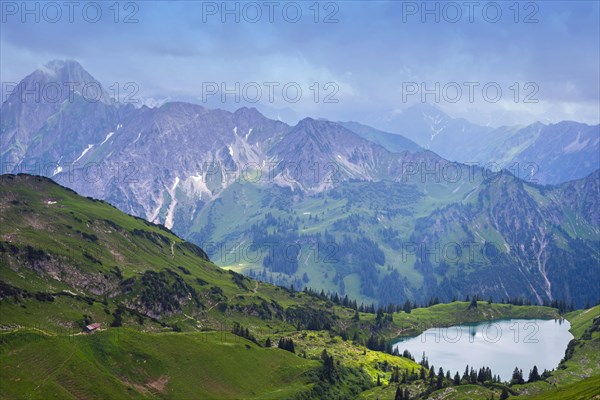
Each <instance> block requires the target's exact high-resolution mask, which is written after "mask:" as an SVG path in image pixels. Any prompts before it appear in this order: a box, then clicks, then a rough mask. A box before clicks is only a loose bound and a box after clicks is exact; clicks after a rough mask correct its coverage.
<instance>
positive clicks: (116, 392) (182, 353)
mask: <svg viewBox="0 0 600 400" xmlns="http://www.w3.org/2000/svg"><path fill="white" fill-rule="evenodd" d="M0 340H1V342H2V347H1V353H0V357H1V359H2V365H3V369H2V381H1V382H2V383H1V384H0V391H1V392H2V397H3V398H6V399H20V398H23V394H25V393H27V394H28V395H29V397H30V398H39V399H49V398H56V399H76V398H79V399H81V398H86V399H94V398H95V399H108V398H111V399H118V398H120V399H123V398H164V399H191V398H196V399H199V398H202V399H239V398H260V399H269V398H289V397H291V396H293V395H294V394H296V393H298V392H302V391H305V390H306V387H307V386H308V378H307V377H306V376H304V374H305V373H306V372H307V371H308V370H310V369H314V368H315V367H317V365H318V363H317V362H316V361H311V360H306V359H303V358H300V357H297V356H295V355H293V354H291V353H289V352H286V351H284V350H280V349H274V348H273V349H265V348H260V347H258V346H257V345H256V344H254V343H252V342H250V341H248V340H246V339H243V338H240V337H239V336H235V335H233V334H222V333H187V334H185V333H181V334H173V333H172V334H167V333H161V334H151V333H142V332H138V331H135V330H131V329H120V330H117V331H116V332H114V331H110V332H108V331H105V332H98V333H95V334H93V335H78V336H48V335H44V334H41V333H39V332H31V331H29V332H26V331H19V332H10V333H4V334H2V335H1V336H0ZM265 371H269V373H265Z"/></svg>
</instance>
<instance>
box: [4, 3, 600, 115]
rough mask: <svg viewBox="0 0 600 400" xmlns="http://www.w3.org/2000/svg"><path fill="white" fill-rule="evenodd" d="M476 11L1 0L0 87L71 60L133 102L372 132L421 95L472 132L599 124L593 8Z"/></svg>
mask: <svg viewBox="0 0 600 400" xmlns="http://www.w3.org/2000/svg"><path fill="white" fill-rule="evenodd" d="M51 3H52V4H51ZM474 3H475V4H474V5H473V6H472V8H470V7H469V6H468V5H467V4H468V2H463V1H458V2H450V3H448V2H433V1H432V2H427V3H424V2H421V1H419V2H402V1H396V2H385V1H371V2H366V1H344V2H327V1H323V2H318V3H315V2H313V1H310V2H286V1H284V2H279V1H273V2H251V3H247V2H229V3H227V4H226V7H227V8H228V9H230V10H234V11H233V13H230V14H224V10H223V4H224V3H222V2H221V1H219V2H199V1H181V2H160V1H144V2H126V1H124V2H119V3H117V4H118V9H119V13H118V15H116V14H115V9H114V8H110V7H112V5H113V4H114V2H113V1H109V2H98V3H94V4H91V5H90V2H86V1H81V2H79V6H78V7H76V8H74V9H73V14H72V20H70V16H69V9H68V6H67V5H66V3H65V2H63V1H56V2H41V3H39V6H37V7H38V8H37V9H36V8H35V7H36V6H35V2H30V3H27V4H28V7H29V9H31V10H34V11H33V14H27V15H24V14H23V12H24V10H23V9H22V8H21V7H22V5H21V4H22V3H21V2H20V1H19V2H10V1H8V2H7V1H2V9H1V11H2V19H1V25H0V27H1V35H0V52H1V54H0V55H1V59H0V67H1V71H2V72H1V75H2V76H1V77H0V79H1V80H2V82H18V81H19V80H20V79H22V78H23V77H24V76H26V75H27V74H29V73H30V72H31V71H33V70H34V69H36V68H38V67H40V66H42V65H43V64H45V63H46V62H48V61H50V60H52V59H57V58H58V59H65V58H69V59H75V60H77V61H79V62H80V63H81V64H82V65H83V66H84V67H85V68H86V69H87V70H88V71H89V72H90V73H91V74H92V75H93V76H95V77H96V78H97V79H98V80H100V81H101V82H102V83H103V84H105V86H111V85H112V84H114V83H117V84H118V86H120V87H123V86H124V85H125V83H127V82H131V81H133V82H135V83H136V85H137V86H138V87H139V93H137V94H136V96H135V97H141V98H143V99H156V100H163V99H173V100H175V99H178V100H186V101H193V102H197V103H200V104H205V105H206V106H208V107H220V108H226V109H235V108H238V107H240V106H242V105H253V106H255V107H257V108H258V109H259V110H261V111H263V112H265V113H266V114H268V115H269V116H272V117H275V116H277V115H279V116H281V117H282V118H284V119H286V118H287V119H294V118H295V117H303V116H312V117H324V118H329V119H333V120H359V121H363V122H367V123H371V124H374V125H378V124H380V123H381V122H382V121H384V120H386V119H388V118H391V117H392V116H393V115H394V114H395V113H399V112H401V111H402V110H403V109H405V108H406V107H408V106H410V105H411V104H414V103H416V102H421V101H422V100H423V96H422V95H423V92H422V90H423V89H426V90H430V94H428V95H425V98H424V99H425V100H426V101H428V102H429V103H431V104H434V105H436V106H438V107H439V108H441V109H442V110H444V111H446V112H447V113H448V114H450V115H452V116H462V117H465V118H467V119H469V120H471V121H474V122H478V123H482V124H491V125H496V126H497V125H503V124H514V123H530V122H534V121H535V120H540V121H542V122H557V121H559V120H563V119H570V120H577V121H582V122H587V123H593V124H597V123H598V120H599V119H600V116H599V112H600V111H599V107H600V106H599V93H600V82H599V79H600V78H599V76H600V71H599V69H600V55H599V52H600V31H599V22H598V21H600V8H599V4H600V2H598V1H568V2H560V1H538V2H526V1H525V2H519V3H517V7H515V5H514V4H515V2H513V1H508V2H502V1H500V2H495V3H494V2H492V3H490V2H474ZM95 4H101V13H102V15H101V18H100V19H99V21H98V22H95V23H92V22H90V21H92V20H93V19H94V18H95V16H96V14H95V11H96V9H95V8H94V7H95ZM315 4H316V6H315ZM15 7H17V8H16V9H15ZM84 7H85V9H86V12H87V14H86V15H84V12H83V8H84ZM236 7H237V10H239V11H236ZM424 7H426V8H427V10H429V11H430V13H427V12H426V11H427V10H425V9H424ZM57 8H58V9H60V12H61V16H60V17H58V16H57V15H58V14H56V9H57ZM317 9H318V15H316V14H315V13H316V10H317ZM257 10H260V12H261V16H260V17H257V14H256V11H257ZM298 10H300V12H301V14H297V12H298ZM498 10H499V11H500V12H501V15H499V14H498ZM270 11H272V15H269V12H270ZM457 12H459V13H460V15H459V14H457ZM36 13H38V14H39V15H36ZM132 13H134V15H133V16H131V14H132ZM127 16H130V19H133V20H137V22H133V23H125V21H124V20H125V19H126V17H127ZM36 17H39V21H38V22H36V21H35V18H36ZM236 17H237V18H238V19H239V21H236V20H235V19H236ZM271 17H272V18H271ZM22 18H25V19H26V20H25V22H23V21H22ZM86 18H87V20H86ZM223 18H225V22H223V20H222V19H223ZM436 18H437V21H436ZM53 19H54V20H57V21H56V22H52V21H51V20H53ZM115 19H116V20H117V22H115ZM271 19H272V21H271ZM295 19H296V20H297V22H293V21H294V20H295ZM315 19H316V22H315ZM470 19H471V20H470ZM265 82H267V83H269V82H271V84H270V85H271V86H268V85H269V84H267V85H265ZM236 83H239V88H240V89H239V90H238V89H237V88H236ZM327 84H329V85H327ZM214 85H216V86H214ZM286 85H287V86H286ZM436 85H437V86H436ZM221 86H224V87H225V88H227V89H229V90H230V91H232V94H229V95H226V97H225V100H226V101H225V102H224V103H223V102H222V99H221V97H220V95H219V94H212V93H213V92H211V91H210V89H211V88H214V87H221ZM257 86H258V87H259V88H260V89H261V94H260V95H258V92H257V91H256V87H257ZM284 86H285V87H287V90H290V91H288V92H287V96H286V95H285V93H284V91H283V87H284ZM244 87H245V88H246V91H244V89H243V88H244ZM270 87H271V88H272V90H273V95H274V97H273V99H272V100H273V101H271V99H270V98H269V88H270ZM297 87H300V89H301V90H302V95H301V96H299V95H298V94H297V92H296V91H295V90H296V88H297ZM317 87H318V88H319V91H318V93H317V90H316V88H317ZM457 87H458V88H460V90H461V93H460V95H459V92H458V91H457ZM470 87H471V88H473V92H472V94H473V95H472V98H469V97H470V96H469V88H470ZM484 87H486V90H487V92H486V93H485V94H484V91H483V88H484ZM415 88H416V89H415ZM498 88H499V89H500V90H501V94H500V97H498V92H497V89H498ZM233 92H237V93H239V95H240V100H239V101H237V99H236V98H235V96H234V94H233ZM121 94H122V93H121ZM436 94H439V98H436V97H435V95H436ZM327 95H329V97H327ZM515 96H517V97H516V99H515ZM256 99H258V101H257V102H252V101H254V100H256ZM326 99H327V100H329V101H331V100H334V101H335V100H337V102H326V101H325V100H326ZM245 100H250V101H247V102H246V103H244V101H245ZM295 100H297V101H295ZM515 100H516V101H515ZM525 100H530V101H531V100H533V101H535V100H537V102H526V101H525Z"/></svg>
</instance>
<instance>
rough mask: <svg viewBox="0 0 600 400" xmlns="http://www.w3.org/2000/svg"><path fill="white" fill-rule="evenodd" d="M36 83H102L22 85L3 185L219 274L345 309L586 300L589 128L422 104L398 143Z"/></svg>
mask: <svg viewBox="0 0 600 400" xmlns="http://www.w3.org/2000/svg"><path fill="white" fill-rule="evenodd" d="M53 82H57V83H59V84H63V83H65V82H79V83H80V84H82V85H84V84H92V83H93V85H94V86H95V87H100V88H101V87H102V85H101V84H100V83H99V82H98V81H96V80H95V79H94V78H93V77H92V76H91V75H90V74H89V73H88V72H86V71H85V70H84V69H83V68H82V66H81V65H79V64H78V63H77V62H75V61H66V62H54V63H51V64H49V65H48V66H46V67H45V68H43V69H41V70H38V71H35V72H33V73H32V74H30V75H29V76H27V77H26V78H25V79H23V81H22V82H21V83H20V85H19V86H18V87H16V88H15V90H14V92H13V93H12V94H11V95H10V96H9V97H8V98H7V100H6V102H4V104H3V105H2V108H1V110H0V112H1V114H2V115H1V117H2V125H1V126H0V129H1V132H0V133H1V135H2V137H3V140H2V144H1V146H2V147H1V148H0V153H1V154H2V158H3V164H2V168H3V170H4V172H9V173H17V172H26V171H30V173H34V174H40V175H45V176H48V177H52V179H53V180H55V181H57V182H59V183H61V184H63V185H64V186H68V187H70V188H71V189H74V190H75V191H77V193H80V194H83V195H86V196H92V197H94V198H98V199H103V200H105V201H107V202H109V203H110V204H113V205H114V206H116V207H117V208H118V209H120V210H122V211H124V212H127V213H129V214H132V215H136V216H139V217H142V218H144V219H146V220H149V221H152V222H156V223H161V224H163V225H165V226H166V227H168V228H169V229H171V230H172V231H173V232H175V233H176V234H177V235H178V236H180V237H181V238H184V239H186V240H188V241H190V242H193V243H195V244H196V245H198V246H200V247H201V248H203V249H204V250H205V251H206V252H207V254H208V255H209V257H210V259H211V260H212V261H213V262H214V263H215V264H217V265H219V266H221V267H226V268H228V269H232V270H234V271H236V272H238V273H242V274H244V275H247V276H250V277H254V278H257V279H259V280H262V281H267V282H271V283H277V284H280V285H284V286H286V287H291V286H292V285H293V286H294V287H295V288H296V289H299V288H303V287H309V288H311V289H313V290H315V291H317V292H320V291H321V290H324V291H325V292H337V293H339V294H340V296H342V297H343V296H345V295H348V296H349V297H350V298H351V299H352V300H355V301H357V302H358V303H359V304H360V303H364V304H371V303H376V304H381V305H387V304H389V303H393V304H402V303H404V302H405V301H406V300H411V301H417V302H420V303H424V302H427V301H429V300H430V299H432V298H434V297H438V298H439V299H440V300H442V301H450V300H451V299H452V298H458V299H463V298H465V296H466V295H469V294H470V295H473V294H479V296H480V297H481V298H486V299H487V298H489V297H492V298H493V299H495V300H496V301H500V300H502V299H508V298H510V299H515V298H521V299H522V300H523V301H525V302H527V301H530V302H535V303H548V304H550V303H552V302H553V301H554V302H560V301H564V302H566V303H567V304H571V303H573V304H574V305H575V306H576V307H584V306H585V305H586V304H594V303H595V302H596V301H597V300H598V296H597V290H596V288H594V287H592V285H593V282H596V281H598V280H600V268H598V262H599V259H600V255H599V250H598V249H599V243H600V211H599V210H600V204H599V201H600V200H599V199H600V191H599V188H600V185H599V183H598V181H599V177H600V174H599V173H598V167H599V160H598V157H597V155H598V151H599V147H598V146H599V142H600V141H599V139H598V138H599V137H600V126H588V125H585V124H579V123H575V122H563V123H559V124H554V125H548V126H546V125H543V124H539V123H538V124H533V125H531V126H528V127H504V128H498V129H495V130H494V129H492V128H489V127H481V126H475V125H474V124H471V123H469V122H468V121H465V120H462V119H452V118H450V117H448V116H447V115H444V114H443V113H441V112H440V111H439V110H436V109H435V108H433V107H430V106H425V105H421V106H416V107H414V108H411V109H410V110H407V111H406V112H405V113H403V114H402V115H401V116H399V117H398V118H399V119H398V120H396V121H395V122H394V123H393V124H392V125H393V126H392V125H390V127H389V129H393V130H392V131H393V132H397V133H404V134H405V135H406V136H407V137H410V139H409V138H407V137H405V136H402V135H399V134H392V133H388V132H383V131H379V130H377V129H374V128H371V127H369V126H366V125H361V124H359V123H336V122H331V121H326V120H315V119H312V118H305V119H302V120H301V121H299V122H298V123H297V124H296V125H294V126H290V125H288V124H286V123H284V122H282V121H278V120H272V119H269V118H267V117H265V116H264V115H262V114H261V113H260V112H258V111H257V110H256V109H252V108H240V109H239V110H237V111H235V112H228V111H224V110H219V109H214V110H213V109H207V108H205V107H202V106H200V105H196V104H189V103H183V102H172V103H166V104H164V105H162V106H160V107H154V108H149V107H145V106H143V107H140V108H136V107H134V106H132V105H131V104H127V105H123V104H118V103H115V102H114V101H112V100H111V99H110V96H109V95H108V93H107V92H106V91H102V93H101V94H102V96H100V99H99V100H98V101H94V102H92V101H87V100H88V99H85V98H82V96H81V95H80V94H78V93H68V92H67V91H65V92H64V93H62V95H64V97H61V98H60V99H58V100H57V101H54V102H48V101H44V97H43V96H38V97H37V99H36V96H34V95H31V93H33V94H35V91H36V88H43V87H45V86H46V85H49V84H52V83H53ZM23 93H30V95H26V96H24V95H23ZM71 94H72V97H67V96H68V95H71ZM23 99H25V100H23ZM27 99H33V100H32V101H26V100H27ZM392 122H393V121H392ZM422 138H427V140H425V141H423V140H422ZM411 139H412V140H411ZM552 146H554V147H552ZM429 149H431V150H434V151H439V154H442V155H446V157H448V159H444V158H443V157H441V156H440V155H438V154H436V153H434V152H432V151H430V150H429ZM449 160H458V161H462V162H464V164H461V163H459V162H451V161H449ZM490 162H491V164H490ZM515 163H516V164H515ZM500 167H505V168H507V170H504V171H503V172H498V168H500ZM542 183H553V184H555V185H554V186H543V185H542ZM157 240H159V239H157ZM167 278H168V277H165V279H167ZM148 279H154V278H148ZM168 279H170V278H168ZM136 290H137V289H136V287H135V286H134V287H132V291H134V292H135V291H136Z"/></svg>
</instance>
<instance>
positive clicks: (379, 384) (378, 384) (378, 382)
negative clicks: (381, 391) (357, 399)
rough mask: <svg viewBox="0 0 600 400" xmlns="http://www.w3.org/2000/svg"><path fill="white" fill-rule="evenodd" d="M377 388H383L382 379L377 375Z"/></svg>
mask: <svg viewBox="0 0 600 400" xmlns="http://www.w3.org/2000/svg"><path fill="white" fill-rule="evenodd" d="M377 386H381V377H380V376H379V375H377Z"/></svg>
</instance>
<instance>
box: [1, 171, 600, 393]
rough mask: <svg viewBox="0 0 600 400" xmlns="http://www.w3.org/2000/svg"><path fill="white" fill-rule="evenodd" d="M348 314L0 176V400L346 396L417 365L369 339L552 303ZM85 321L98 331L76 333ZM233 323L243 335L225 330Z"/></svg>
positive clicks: (118, 217)
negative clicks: (290, 343) (286, 342)
mask: <svg viewBox="0 0 600 400" xmlns="http://www.w3.org/2000/svg"><path fill="white" fill-rule="evenodd" d="M354 314H355V312H354V310H352V309H348V308H344V307H342V306H340V305H338V304H334V303H332V302H331V301H329V300H327V299H325V298H321V297H318V296H313V295H309V294H308V293H302V292H291V291H289V290H286V289H283V288H280V287H276V286H273V285H270V284H267V283H261V282H258V281H254V280H251V279H248V278H245V277H242V276H240V275H237V274H235V273H231V272H227V271H224V270H222V269H221V268H219V267H217V266H216V265H214V264H213V263H212V262H211V261H210V260H208V259H207V257H206V256H205V254H204V252H203V251H202V250H201V249H200V248H198V247H197V246H194V245H192V244H189V243H187V242H185V241H183V240H182V239H180V238H178V237H177V236H176V235H174V234H173V233H172V232H170V231H169V230H167V229H165V228H164V227H162V226H159V225H154V224H151V223H148V222H146V221H143V220H141V219H138V218H133V217H130V216H128V215H125V214H123V213H121V212H120V211H118V210H117V209H115V208H114V207H112V206H110V205H108V204H106V203H104V202H101V201H96V200H92V199H86V198H83V197H80V196H78V195H77V194H75V193H74V192H72V191H69V190H68V189H65V188H63V187H61V186H59V185H56V184H55V183H53V182H52V181H50V180H48V179H46V178H40V177H33V176H25V175H21V176H11V175H6V176H2V177H0V378H1V379H0V393H1V396H0V397H2V398H7V399H20V398H39V399H47V398H60V399H69V398H81V399H88V398H89V399H94V398H102V399H104V398H115V399H117V398H118V399H121V398H166V399H186V398H199V397H200V398H264V399H269V398H282V399H283V398H285V399H288V398H294V397H296V398H302V399H305V398H332V396H336V395H339V398H354V397H355V396H357V395H358V394H359V393H360V392H364V391H365V390H366V392H365V395H369V393H371V391H370V390H377V389H381V387H380V388H374V389H371V388H372V387H373V386H374V384H375V382H376V381H377V379H378V378H379V379H380V380H381V381H382V382H383V384H384V385H387V384H388V383H389V381H390V379H391V376H392V371H393V369H394V368H399V369H400V370H401V371H410V370H412V369H413V368H414V369H415V370H418V369H419V366H418V365H417V364H415V363H414V362H413V361H411V360H409V359H406V358H402V357H397V356H392V355H388V354H384V353H382V352H379V351H372V350H369V349H367V348H365V345H364V343H365V341H366V339H367V338H369V336H371V335H374V336H376V337H379V338H382V339H385V340H388V341H390V340H393V339H394V338H395V337H397V336H399V335H405V334H416V333H419V332H421V331H423V330H425V329H427V328H429V327H432V326H437V325H442V326H447V325H453V324H457V323H463V322H478V321H484V320H489V319H498V318H556V317H558V314H557V311H556V310H555V309H553V308H548V307H533V306H529V307H523V306H521V307H517V306H512V305H504V304H487V303H486V302H479V303H478V307H477V308H476V309H472V310H468V303H465V302H454V303H451V304H439V305H436V306H432V307H429V308H419V309H414V310H413V311H412V312H411V313H410V314H406V313H405V312H397V313H393V315H392V316H391V318H390V320H384V321H378V320H377V318H376V316H375V315H374V314H370V313H360V314H359V319H358V321H357V320H355V319H354V318H353V317H354ZM597 314H598V310H597V309H593V310H592V311H588V312H583V311H579V312H575V313H573V314H571V315H569V318H572V319H573V329H574V332H577V333H578V334H581V335H582V336H583V335H584V334H585V332H586V331H587V330H589V326H590V324H591V323H592V321H593V319H592V316H593V315H597ZM90 322H99V323H101V326H102V328H101V331H100V332H96V333H94V334H92V335H82V334H81V328H82V326H83V325H85V324H87V323H90ZM234 323H239V324H242V326H244V327H245V328H247V329H248V332H249V336H251V337H254V338H255V341H254V342H253V341H251V340H247V339H244V338H241V337H239V336H236V335H233V334H231V333H230V331H231V329H232V327H233V326H234ZM111 325H113V326H111ZM180 331H182V332H180ZM594 335H596V336H597V333H593V334H592V336H593V337H594V338H596V336H594ZM342 336H343V337H345V338H355V340H354V339H353V340H344V339H342V338H341V337H342ZM576 336H577V335H576ZM281 337H291V338H293V340H294V343H295V345H296V355H294V354H292V353H289V352H286V351H284V350H280V349H276V348H265V347H264V346H263V344H264V343H265V340H266V339H267V338H270V339H271V340H272V342H273V343H274V345H276V343H277V341H278V340H279V338H281ZM584 345H585V346H588V344H586V343H584ZM324 348H326V349H328V351H329V352H330V354H331V355H333V356H334V359H335V365H336V366H337V367H336V371H337V372H336V374H335V379H332V380H327V379H325V380H324V379H323V376H322V368H323V367H322V365H323V363H322V360H321V352H322V350H323V349H324ZM585 349H587V347H586V348H585ZM590 350H591V348H590ZM580 354H583V353H580V352H579V348H576V349H575V352H574V356H573V357H572V359H571V360H569V361H567V366H568V367H567V368H566V369H565V371H566V372H569V371H571V369H569V368H570V367H569V364H568V363H577V362H580V361H581V360H580V359H579V358H578V357H580ZM581 357H585V354H584V355H583V356H581ZM592 361H594V360H592ZM594 362H595V361H594ZM592 364H593V363H592ZM592 364H590V365H591V367H590V368H592V370H591V373H592V375H594V374H596V373H597V370H596V369H594V367H593V365H592ZM566 372H565V373H566ZM586 376H591V375H589V374H588V375H586ZM583 377H584V376H583V375H581V378H583ZM577 380H578V375H576V374H575V375H573V374H571V375H570V377H569V378H568V379H567V378H565V380H564V382H565V383H571V382H574V381H577ZM419 382H421V383H419ZM561 384H563V383H561ZM419 385H422V381H418V382H417V383H415V384H414V385H413V386H414V391H415V393H416V392H418V391H419V390H420V389H419V387H420V386H419ZM381 390H383V389H381ZM460 390H463V389H462V388H460ZM473 390H480V388H479V387H475V388H474V389H473Z"/></svg>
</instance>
